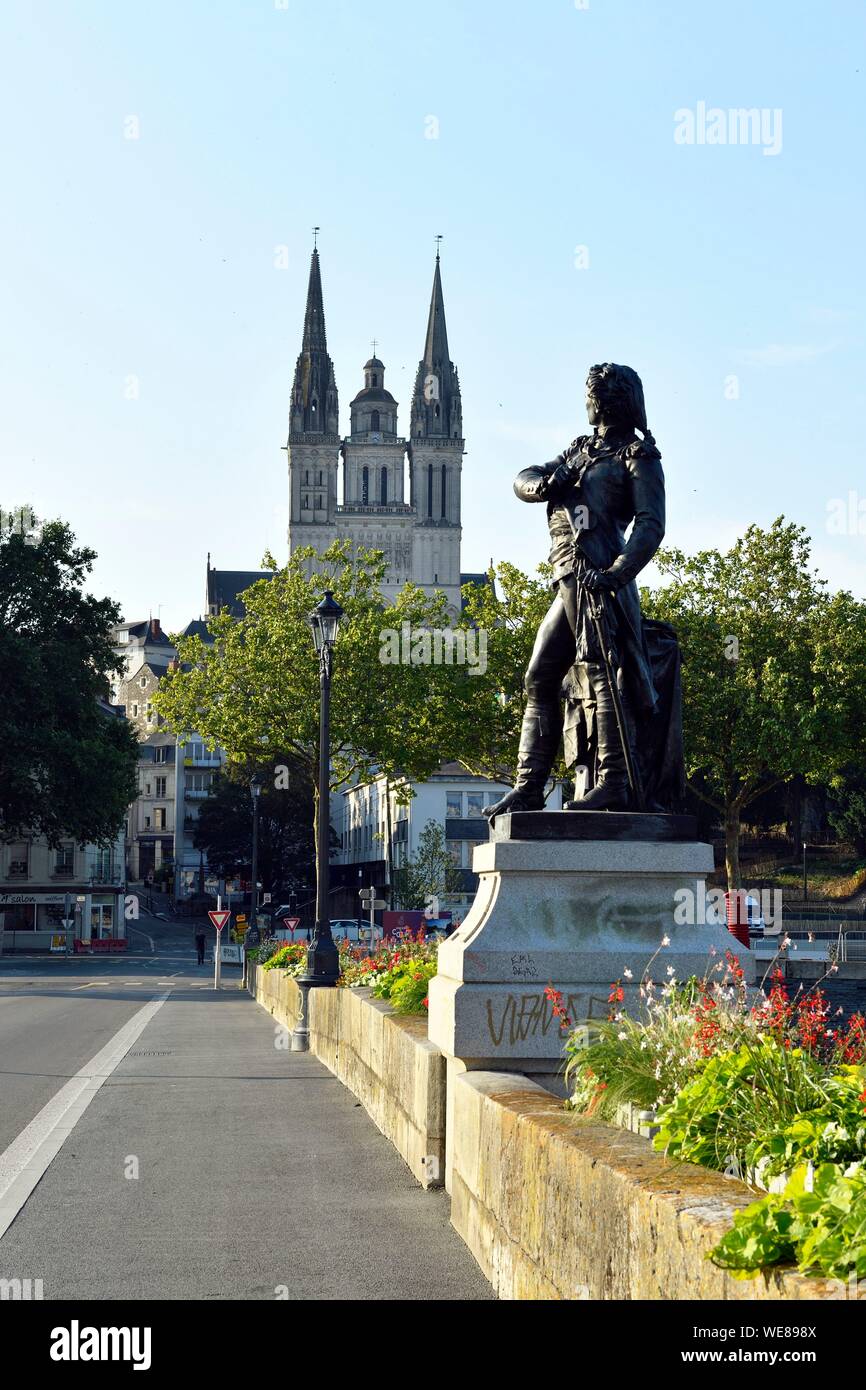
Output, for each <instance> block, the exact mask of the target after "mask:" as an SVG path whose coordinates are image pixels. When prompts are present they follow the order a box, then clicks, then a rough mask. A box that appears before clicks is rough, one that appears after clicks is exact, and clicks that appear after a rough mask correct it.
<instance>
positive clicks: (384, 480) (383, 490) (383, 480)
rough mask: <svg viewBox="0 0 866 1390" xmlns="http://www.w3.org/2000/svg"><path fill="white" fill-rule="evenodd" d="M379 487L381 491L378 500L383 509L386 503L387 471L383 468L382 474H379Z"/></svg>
mask: <svg viewBox="0 0 866 1390" xmlns="http://www.w3.org/2000/svg"><path fill="white" fill-rule="evenodd" d="M379 486H380V489H381V492H380V500H381V503H382V506H383V507H384V506H385V505H386V503H387V501H388V470H387V468H383V469H382V473H381V478H380V483H379Z"/></svg>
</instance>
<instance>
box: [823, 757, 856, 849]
mask: <svg viewBox="0 0 866 1390" xmlns="http://www.w3.org/2000/svg"><path fill="white" fill-rule="evenodd" d="M827 819H828V821H829V822H830V824H831V825H832V827H833V829H834V830H835V832H836V834H837V835H838V836H839V839H840V840H846V841H848V843H849V844H852V845H853V846H854V850H855V852H856V853H857V854H859V855H866V768H864V767H854V766H851V765H849V766H847V767H845V768H843V769H842V771H841V773H840V775H839V776H838V777H836V778H834V779H833V781H832V782H831V784H830V802H829V805H828V807H827Z"/></svg>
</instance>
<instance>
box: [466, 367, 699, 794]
mask: <svg viewBox="0 0 866 1390" xmlns="http://www.w3.org/2000/svg"><path fill="white" fill-rule="evenodd" d="M586 407H587V415H588V418H589V423H590V424H591V425H592V426H593V433H592V434H591V435H581V436H579V437H578V438H577V439H575V440H574V442H573V443H572V444H570V445H569V446H568V448H567V449H566V450H565V451H564V453H562V454H560V455H559V457H558V458H556V459H554V460H553V462H552V463H546V464H542V465H541V466H540V467H535V468H525V469H524V470H523V471H522V472H521V473H519V474H518V475H517V478H516V479H515V483H514V491H515V492H516V493H517V496H518V497H519V498H520V499H521V500H522V501H524V502H546V503H547V522H548V526H549V529H550V539H551V550H550V563H551V565H552V566H553V590H554V598H553V602H552V604H551V606H550V608H549V610H548V613H547V615H546V617H545V619H544V621H543V622H542V624H541V627H540V628H539V631H538V636H537V638H536V641H535V648H534V650H533V653H532V658H531V660H530V663H529V668H528V670H527V672H526V681H525V687H526V697H527V699H526V709H525V712H524V716H523V728H522V730H521V735H520V747H519V752H518V768H517V780H516V783H515V786H514V788H513V789H512V790H511V791H510V792H508V793H507V794H506V795H505V796H504V797H503V798H502V799H501V801H498V802H497V803H496V804H495V805H494V806H488V807H486V808H485V812H484V814H485V815H486V816H487V817H488V818H489V819H493V818H494V817H495V816H497V815H501V814H502V813H503V812H506V811H537V810H541V809H542V808H543V806H544V789H545V785H546V783H547V780H548V778H549V776H550V771H551V768H552V766H553V763H554V760H555V758H556V754H557V752H558V749H559V742H560V738H561V737H562V734H563V731H564V732H565V755H566V762H567V764H568V765H569V766H572V765H573V764H576V763H583V764H585V765H586V766H587V767H588V768H589V769H590V770H591V773H592V781H593V785H592V787H591V789H590V790H589V791H587V792H586V793H585V794H584V795H583V796H581V797H579V798H578V799H577V800H575V801H570V802H568V803H566V805H567V809H569V810H581V811H582V810H586V811H591V810H594V811H600V810H613V811H622V810H636V811H643V810H654V811H657V810H670V809H672V807H673V805H674V804H675V803H676V802H677V801H678V800H679V798H680V797H681V795H682V783H683V767H682V733H681V709H680V680H679V649H678V647H677V642H676V636H675V634H674V632H673V629H672V628H670V627H668V626H667V624H665V623H656V622H652V621H648V620H646V619H644V618H643V616H642V614H641V610H640V600H639V597H638V589H637V584H636V583H635V579H636V576H637V575H638V574H639V573H640V571H641V570H642V569H643V568H644V566H645V565H647V564H648V563H649V561H650V560H651V559H652V557H653V555H654V554H655V553H656V551H657V550H658V548H659V546H660V544H661V542H662V538H663V536H664V533H665V483H664V474H663V472H662V467H661V455H660V453H659V451H658V449H657V448H656V445H655V440H654V439H653V437H652V435H651V434H650V432H649V430H648V429H647V422H646V410H645V407H644V398H643V387H642V385H641V381H640V377H639V376H638V375H637V373H636V372H634V371H633V370H632V369H631V367H621V366H618V365H616V363H613V362H605V363H602V364H601V365H600V366H596V367H593V368H591V370H590V373H589V376H588V378H587V383H586ZM636 431H640V435H641V436H642V437H638V435H637V434H636ZM629 526H631V531H630V533H629V536H628V539H627V540H626V534H625V533H626V530H627V528H628V527H629ZM563 697H564V699H565V716H564V718H563V709H562V699H563Z"/></svg>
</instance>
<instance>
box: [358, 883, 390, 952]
mask: <svg viewBox="0 0 866 1390" xmlns="http://www.w3.org/2000/svg"><path fill="white" fill-rule="evenodd" d="M358 896H359V897H360V899H361V903H362V905H363V906H364V907H366V908H367V909H368V911H369V913H370V950H371V951H373V950H375V947H376V911H377V909H378V908H382V907H385V906H387V904H386V903H385V900H384V898H377V897H376V890H375V888H362V889H361V891H360V893H359V894H358Z"/></svg>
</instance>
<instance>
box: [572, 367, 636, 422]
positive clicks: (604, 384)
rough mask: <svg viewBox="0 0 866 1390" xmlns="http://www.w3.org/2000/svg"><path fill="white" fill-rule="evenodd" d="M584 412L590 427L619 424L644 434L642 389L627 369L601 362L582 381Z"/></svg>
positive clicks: (629, 369) (629, 368)
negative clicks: (584, 380) (584, 391)
mask: <svg viewBox="0 0 866 1390" xmlns="http://www.w3.org/2000/svg"><path fill="white" fill-rule="evenodd" d="M586 413H587V416H588V418H589V423H590V424H591V425H619V426H622V427H623V428H625V429H638V430H640V431H641V433H642V434H645V433H646V427H647V424H646V406H645V405H644V399H643V386H642V385H641V379H640V377H639V376H638V374H637V372H636V371H634V370H633V369H632V368H631V367H620V366H619V365H618V363H616V362H602V363H601V364H600V365H598V366H595V367H590V369H589V376H588V377H587V378H586Z"/></svg>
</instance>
